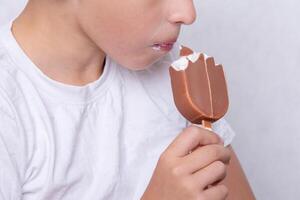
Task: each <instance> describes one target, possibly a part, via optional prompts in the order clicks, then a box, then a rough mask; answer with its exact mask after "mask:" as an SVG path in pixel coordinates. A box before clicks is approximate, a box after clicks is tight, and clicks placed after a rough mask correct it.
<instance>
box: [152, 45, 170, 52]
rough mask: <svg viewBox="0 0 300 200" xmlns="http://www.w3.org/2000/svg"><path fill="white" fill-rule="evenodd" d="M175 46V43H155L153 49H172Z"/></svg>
mask: <svg viewBox="0 0 300 200" xmlns="http://www.w3.org/2000/svg"><path fill="white" fill-rule="evenodd" d="M173 46H174V43H170V44H154V45H152V49H153V50H155V51H170V50H171V49H172V48H173Z"/></svg>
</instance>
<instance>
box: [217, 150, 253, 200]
mask: <svg viewBox="0 0 300 200" xmlns="http://www.w3.org/2000/svg"><path fill="white" fill-rule="evenodd" d="M228 148H229V149H230V150H231V160H230V164H229V166H228V169H227V176H226V178H225V180H223V181H222V184H225V185H226V186H227V188H228V189H229V196H228V197H227V199H226V200H255V196H254V194H253V192H252V190H251V187H250V185H249V183H248V181H247V177H246V176H245V174H244V172H243V169H242V167H241V165H240V162H239V160H238V158H237V156H236V154H235V152H234V150H233V148H232V147H231V146H229V147H228Z"/></svg>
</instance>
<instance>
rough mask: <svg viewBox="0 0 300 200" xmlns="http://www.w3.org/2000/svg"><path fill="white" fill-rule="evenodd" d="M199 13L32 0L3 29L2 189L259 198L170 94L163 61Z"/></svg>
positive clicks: (140, 4) (30, 199)
mask: <svg viewBox="0 0 300 200" xmlns="http://www.w3.org/2000/svg"><path fill="white" fill-rule="evenodd" d="M194 20H195V10H194V6H193V2H192V1H191V0H187V1H174V0H159V1H157V0H129V1H117V0H84V1H83V0H59V1H57V0H42V1H41V0H30V1H29V2H28V4H27V6H26V8H25V9H24V11H23V12H22V13H21V15H20V16H19V17H18V18H16V19H15V20H14V21H13V22H11V23H9V24H7V25H4V26H3V27H2V28H1V31H0V77H1V78H0V124H1V126H0V127H1V129H0V155H1V156H0V170H1V171H0V197H1V199H5V200H19V199H24V200H41V199H47V200H52V199H53V200H54V199H55V200H56V199H62V200H71V199H72V200H73V199H82V200H94V199H95V200H96V199H97V200H99V199H116V200H119V199H122V200H123V199H124V200H127V199H128V200H132V199H143V200H149V199H151V200H152V199H155V200H160V199H161V200H162V199H164V200H165V199H172V200H173V199H184V200H190V199H203V200H204V199H210V200H221V199H225V198H226V196H227V195H228V190H229V197H228V199H254V197H253V195H252V193H251V189H250V187H249V185H248V183H247V181H246V179H245V176H244V175H243V173H242V170H241V168H240V166H239V164H238V161H237V158H236V157H235V155H234V153H233V151H232V149H231V148H230V147H229V148H225V147H223V142H222V141H221V140H220V138H219V137H218V136H217V135H216V134H215V133H211V132H209V131H207V130H204V129H202V128H199V127H196V126H188V127H186V126H187V124H186V123H187V122H186V120H184V119H183V118H182V116H181V115H180V114H179V113H178V112H177V110H176V107H175V106H174V104H173V101H172V93H171V90H170V85H169V84H170V83H169V82H170V80H169V79H168V71H167V70H168V64H166V63H168V62H169V63H170V62H171V61H172V58H174V56H176V55H177V54H178V52H177V51H178V48H175V47H174V48H172V47H173V46H174V45H175V46H176V45H177V43H175V42H176V40H177V38H178V35H179V31H180V26H181V25H182V24H185V25H188V24H192V23H193V21H194ZM171 49H172V50H171ZM214 130H215V131H216V132H217V133H218V134H219V135H220V136H222V137H223V139H224V142H225V143H226V144H227V143H230V142H231V140H232V137H233V134H232V132H231V131H230V129H229V127H228V126H227V125H226V122H225V121H224V120H221V121H220V122H219V123H217V124H216V127H215V129H214ZM230 154H231V156H230ZM230 157H232V158H231V162H230V164H229V160H230ZM226 165H229V167H228V170H227V171H228V176H227V178H226V179H225V175H226ZM222 181H223V182H222ZM237 187H239V188H238V189H237Z"/></svg>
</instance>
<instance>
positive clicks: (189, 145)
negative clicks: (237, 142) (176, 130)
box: [167, 125, 221, 157]
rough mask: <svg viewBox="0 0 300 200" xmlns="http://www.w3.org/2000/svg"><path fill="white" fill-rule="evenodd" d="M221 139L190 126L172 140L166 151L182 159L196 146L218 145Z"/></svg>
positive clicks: (210, 132) (209, 132)
mask: <svg viewBox="0 0 300 200" xmlns="http://www.w3.org/2000/svg"><path fill="white" fill-rule="evenodd" d="M220 141H221V139H220V138H219V136H218V135H217V134H215V133H214V132H212V131H209V130H206V129H204V128H201V127H197V126H194V125H191V126H189V127H187V128H185V129H183V131H182V132H181V133H180V134H179V135H178V136H177V137H176V138H175V139H174V140H173V142H172V143H171V144H170V145H169V147H168V148H167V151H168V152H170V153H172V154H174V155H175V156H178V157H182V156H185V155H187V154H188V153H189V152H191V151H192V150H193V149H195V148H197V147H198V146H203V145H208V144H219V143H220Z"/></svg>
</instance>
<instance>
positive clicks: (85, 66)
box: [12, 1, 105, 86]
mask: <svg viewBox="0 0 300 200" xmlns="http://www.w3.org/2000/svg"><path fill="white" fill-rule="evenodd" d="M43 2H45V1H43ZM62 2H64V1H62ZM41 4H46V3H42V2H39V3H35V1H29V3H28V4H27V6H26V8H25V9H24V11H23V12H22V13H21V15H20V16H19V17H18V18H17V19H16V20H15V21H14V23H13V26H12V32H13V34H14V36H15V38H16V40H17V41H18V43H19V45H20V46H21V47H22V49H23V50H24V52H25V53H26V54H27V56H29V58H30V59H31V60H32V61H33V63H35V65H36V66H37V67H38V68H40V69H41V71H42V72H43V73H45V74H46V75H47V76H48V77H50V78H52V79H54V80H56V81H59V82H62V83H65V84H71V85H78V86H81V85H85V84H88V83H90V82H93V81H95V80H97V79H98V78H99V77H100V76H101V74H102V71H103V65H104V58H105V53H104V52H103V51H102V50H101V49H99V47H97V46H96V45H95V44H94V43H93V42H92V41H91V40H90V39H89V38H88V37H87V36H86V35H85V34H84V32H83V31H82V30H81V29H80V27H79V25H78V24H77V23H76V20H75V17H74V16H73V15H72V12H71V11H68V10H66V8H65V7H64V6H63V5H51V4H49V5H43V6H41ZM61 4H63V3H61ZM42 8H47V9H42Z"/></svg>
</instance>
